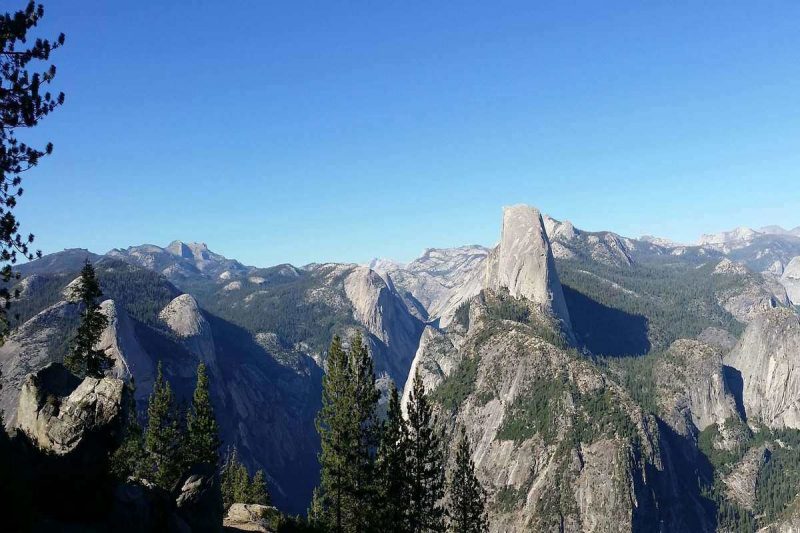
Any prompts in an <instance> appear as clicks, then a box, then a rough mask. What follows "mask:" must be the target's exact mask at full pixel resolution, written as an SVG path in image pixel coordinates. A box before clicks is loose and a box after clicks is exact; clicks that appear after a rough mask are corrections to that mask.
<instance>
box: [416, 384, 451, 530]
mask: <svg viewBox="0 0 800 533" xmlns="http://www.w3.org/2000/svg"><path fill="white" fill-rule="evenodd" d="M433 422H434V421H433V413H432V410H431V405H430V403H429V402H428V397H427V396H426V395H425V386H424V385H423V383H422V377H421V376H420V374H419V371H417V372H416V374H415V375H414V382H413V385H412V389H411V396H410V398H409V404H408V447H409V450H408V476H409V499H410V501H409V508H408V526H409V531H412V532H414V533H432V532H440V531H443V530H444V511H443V509H442V507H441V505H440V503H439V502H440V501H441V499H442V497H443V496H444V475H443V470H444V461H443V455H442V448H441V439H440V437H439V435H438V433H437V432H436V430H435V428H434V424H433Z"/></svg>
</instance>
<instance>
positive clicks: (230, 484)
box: [221, 448, 271, 509]
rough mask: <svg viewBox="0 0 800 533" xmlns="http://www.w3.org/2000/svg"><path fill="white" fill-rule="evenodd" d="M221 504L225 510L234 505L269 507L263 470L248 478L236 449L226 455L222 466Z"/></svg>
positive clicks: (248, 474) (269, 499)
mask: <svg viewBox="0 0 800 533" xmlns="http://www.w3.org/2000/svg"><path fill="white" fill-rule="evenodd" d="M221 477H222V502H223V504H224V506H225V509H228V508H229V507H230V506H231V505H233V504H234V503H247V504H253V503H255V504H259V505H269V504H270V501H271V498H270V495H269V490H268V489H267V477H266V475H265V474H264V471H263V470H259V471H258V472H256V474H255V476H253V477H252V478H251V477H250V473H249V472H248V471H247V467H246V466H244V465H243V464H242V462H241V461H240V460H239V452H237V451H236V448H234V449H233V450H231V451H230V452H229V453H228V457H227V458H226V460H225V463H224V464H223V466H222V476H221Z"/></svg>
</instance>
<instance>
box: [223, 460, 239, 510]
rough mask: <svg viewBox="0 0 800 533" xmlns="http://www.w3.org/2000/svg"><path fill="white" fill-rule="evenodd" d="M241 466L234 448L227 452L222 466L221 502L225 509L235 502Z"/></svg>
mask: <svg viewBox="0 0 800 533" xmlns="http://www.w3.org/2000/svg"><path fill="white" fill-rule="evenodd" d="M242 468H243V467H242V465H241V463H240V462H239V452H238V451H237V450H236V448H233V449H232V450H229V451H228V455H227V457H226V458H225V463H224V464H223V465H222V475H221V476H220V477H221V478H222V482H221V486H222V502H223V504H224V505H225V509H227V508H228V507H230V506H231V505H233V504H234V503H242V502H237V500H236V496H237V488H238V486H239V484H240V476H241V471H242Z"/></svg>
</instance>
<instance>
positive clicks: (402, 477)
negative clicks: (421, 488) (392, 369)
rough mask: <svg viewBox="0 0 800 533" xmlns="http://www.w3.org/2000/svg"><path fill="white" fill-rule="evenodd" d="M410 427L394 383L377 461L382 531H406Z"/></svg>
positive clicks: (387, 532) (389, 532) (397, 532)
mask: <svg viewBox="0 0 800 533" xmlns="http://www.w3.org/2000/svg"><path fill="white" fill-rule="evenodd" d="M407 454H408V429H407V428H406V422H405V420H404V419H403V413H402V411H401V408H400V394H399V393H398V391H397V388H396V387H395V386H394V384H392V388H391V390H390V392H389V408H388V411H387V414H386V422H385V424H384V427H383V432H382V434H381V442H380V447H379V448H378V457H377V461H376V470H377V476H376V477H377V494H378V510H379V519H378V523H379V524H380V528H381V531H385V532H386V533H403V532H405V531H407V529H406V510H407V509H408V501H409V485H408V476H407V468H408V457H407Z"/></svg>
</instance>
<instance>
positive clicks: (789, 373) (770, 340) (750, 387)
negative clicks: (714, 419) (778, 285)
mask: <svg viewBox="0 0 800 533" xmlns="http://www.w3.org/2000/svg"><path fill="white" fill-rule="evenodd" d="M798 354H800V317H798V315H797V314H796V313H794V312H792V311H791V310H789V309H784V308H779V309H773V310H770V311H766V312H764V313H762V314H761V315H759V316H758V317H757V318H756V319H755V320H753V321H752V322H751V323H750V324H749V325H748V326H747V329H746V330H745V332H744V334H743V335H742V337H741V339H739V342H738V343H737V345H736V347H734V349H733V350H732V351H731V352H730V353H729V354H728V355H727V356H726V357H725V364H726V365H728V366H730V367H732V368H733V369H735V370H736V371H737V372H738V374H739V375H740V377H741V383H742V392H741V396H742V402H743V405H744V409H745V414H746V417H747V421H748V422H752V423H756V422H760V423H763V424H764V425H766V426H767V427H770V428H784V427H789V428H800V402H798V398H800V358H798Z"/></svg>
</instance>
